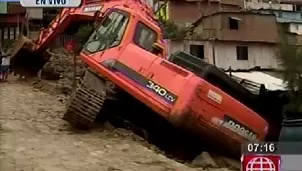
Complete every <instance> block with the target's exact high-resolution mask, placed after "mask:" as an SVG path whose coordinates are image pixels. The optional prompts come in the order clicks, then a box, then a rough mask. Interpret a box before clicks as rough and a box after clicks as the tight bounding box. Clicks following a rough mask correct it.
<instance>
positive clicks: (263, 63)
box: [169, 41, 279, 69]
mask: <svg viewBox="0 0 302 171" xmlns="http://www.w3.org/2000/svg"><path fill="white" fill-rule="evenodd" d="M190 44H195V45H204V56H205V59H204V60H205V61H207V62H209V63H212V64H213V61H214V60H213V50H212V48H213V46H212V43H211V42H209V41H184V42H182V41H172V42H170V47H169V49H170V53H173V52H176V51H186V52H190ZM242 45H243V46H248V60H237V54H236V46H242ZM214 49H215V63H216V66H218V67H219V68H223V69H228V68H229V66H231V67H232V68H233V69H251V68H254V67H256V66H260V67H261V68H275V69H277V68H279V67H278V62H277V60H276V48H275V46H274V45H272V44H265V43H263V44H261V43H244V44H243V43H240V42H239V43H236V42H215V46H214Z"/></svg>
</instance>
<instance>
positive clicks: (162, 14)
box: [155, 3, 169, 21]
mask: <svg viewBox="0 0 302 171" xmlns="http://www.w3.org/2000/svg"><path fill="white" fill-rule="evenodd" d="M155 16H156V18H157V19H159V20H163V21H167V20H169V3H166V4H164V5H163V6H161V7H160V9H158V10H157V12H156V13H155Z"/></svg>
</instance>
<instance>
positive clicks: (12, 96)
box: [0, 76, 226, 171]
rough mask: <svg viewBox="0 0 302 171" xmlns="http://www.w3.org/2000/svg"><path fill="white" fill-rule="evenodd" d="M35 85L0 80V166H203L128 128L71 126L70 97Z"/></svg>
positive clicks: (119, 169)
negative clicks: (171, 155) (145, 141)
mask: <svg viewBox="0 0 302 171" xmlns="http://www.w3.org/2000/svg"><path fill="white" fill-rule="evenodd" d="M36 85H37V84H34V85H33V84H32V82H20V81H17V80H16V78H12V76H11V78H10V80H9V82H6V83H0V105H1V106H0V107H1V108H0V124H1V129H0V171H136V170H137V171H195V170H203V169H202V168H190V167H188V166H185V165H183V164H180V163H177V162H175V161H173V160H171V159H168V158H166V157H165V156H163V155H161V154H157V153H155V152H154V151H153V150H152V149H150V148H146V147H145V146H143V145H142V143H141V142H140V139H139V138H138V137H136V136H135V135H133V134H132V133H131V132H129V131H126V130H122V129H114V128H112V127H110V126H107V127H105V128H99V129H97V130H93V131H90V132H79V131H75V130H73V129H72V128H70V127H69V125H68V123H66V122H65V121H63V120H62V119H61V117H62V115H63V113H64V110H65V107H64V106H65V105H64V104H65V102H66V98H67V97H65V96H64V95H62V94H59V93H57V92H55V91H54V92H51V91H46V92H43V91H41V90H40V89H37V88H36ZM51 89H52V88H51V87H48V90H51ZM53 89H54V88H53ZM207 170H213V171H214V170H219V171H222V170H226V169H207Z"/></svg>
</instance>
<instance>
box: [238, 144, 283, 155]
mask: <svg viewBox="0 0 302 171" xmlns="http://www.w3.org/2000/svg"><path fill="white" fill-rule="evenodd" d="M276 146H277V145H276V144H275V143H272V142H263V143H248V144H246V146H245V150H244V152H247V153H275V152H276V150H277V147H276Z"/></svg>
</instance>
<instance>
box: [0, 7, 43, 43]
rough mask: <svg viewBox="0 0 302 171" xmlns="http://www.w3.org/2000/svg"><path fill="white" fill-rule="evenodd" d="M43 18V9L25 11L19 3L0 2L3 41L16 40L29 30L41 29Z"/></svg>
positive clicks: (0, 24)
mask: <svg viewBox="0 0 302 171" xmlns="http://www.w3.org/2000/svg"><path fill="white" fill-rule="evenodd" d="M42 18H43V10H42V8H29V9H25V8H24V7H22V6H21V4H20V3H19V2H0V32H1V40H14V39H16V38H18V36H19V34H26V32H27V29H28V28H30V29H33V30H34V29H38V28H39V29H40V28H41V24H39V23H40V22H41V20H42ZM28 26H29V27H28Z"/></svg>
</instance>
